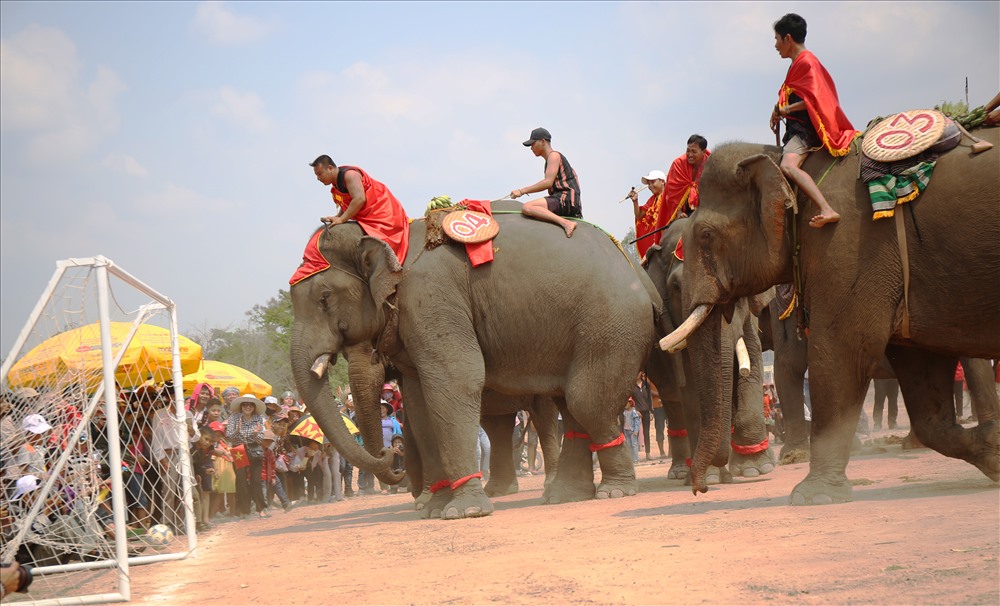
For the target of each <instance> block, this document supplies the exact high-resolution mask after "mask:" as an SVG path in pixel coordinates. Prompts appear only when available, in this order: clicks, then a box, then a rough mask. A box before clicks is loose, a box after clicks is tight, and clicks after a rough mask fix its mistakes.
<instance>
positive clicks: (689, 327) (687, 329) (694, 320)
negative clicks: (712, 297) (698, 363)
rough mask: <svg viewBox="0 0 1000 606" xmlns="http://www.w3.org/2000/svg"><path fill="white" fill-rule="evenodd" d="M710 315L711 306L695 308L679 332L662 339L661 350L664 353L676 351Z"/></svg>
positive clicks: (676, 331) (679, 327)
mask: <svg viewBox="0 0 1000 606" xmlns="http://www.w3.org/2000/svg"><path fill="white" fill-rule="evenodd" d="M710 313H712V306H711V305H699V306H698V307H696V308H694V310H693V311H692V312H691V315H689V316H688V318H687V320H684V323H683V324H681V325H680V326H678V327H677V330H675V331H674V332H672V333H670V334H669V335H667V336H665V337H663V338H662V339H660V349H662V350H663V351H676V349H675V348H677V346H678V345H680V343H681V341H684V340H685V339H687V338H688V337H689V336H690V335H691V333H693V332H694V331H695V329H696V328H698V327H699V326H701V323H702V322H704V321H705V318H707V317H708V314H710Z"/></svg>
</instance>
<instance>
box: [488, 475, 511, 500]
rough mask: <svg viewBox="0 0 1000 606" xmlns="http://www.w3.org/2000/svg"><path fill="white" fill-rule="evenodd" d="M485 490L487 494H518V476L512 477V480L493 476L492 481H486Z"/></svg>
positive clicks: (493, 495)
mask: <svg viewBox="0 0 1000 606" xmlns="http://www.w3.org/2000/svg"><path fill="white" fill-rule="evenodd" d="M483 490H484V491H485V492H486V496H489V497H504V496H507V495H509V494H517V491H518V490H519V487H518V485H517V478H516V477H514V478H511V479H510V481H506V480H499V479H498V478H491V479H490V481H489V482H487V483H486V486H485V487H484V488H483Z"/></svg>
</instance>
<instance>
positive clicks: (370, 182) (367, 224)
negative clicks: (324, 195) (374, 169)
mask: <svg viewBox="0 0 1000 606" xmlns="http://www.w3.org/2000/svg"><path fill="white" fill-rule="evenodd" d="M340 170H354V171H357V172H358V173H360V174H361V185H362V187H364V190H365V205H364V206H362V207H361V210H359V211H358V213H357V214H356V215H354V216H353V217H351V220H353V221H357V222H358V224H359V225H360V226H361V229H362V230H363V231H364V232H365V233H366V234H367V235H369V236H373V237H376V238H378V239H379V240H382V241H383V242H385V243H386V244H388V245H389V247H390V248H392V251H393V252H394V253H396V258H397V259H399V263H400V265H402V264H403V261H405V260H406V251H407V249H408V248H409V244H410V219H409V217H407V216H406V211H405V210H403V205H402V204H400V203H399V200H397V199H396V196H394V195H392V192H391V191H389V188H388V187H386V186H385V185H384V184H382V183H381V182H379V181H376V180H375V179H372V178H371V177H369V176H368V173H366V172H365V171H363V170H361V169H360V168H357V167H355V166H341V167H340ZM330 194H332V195H333V202H334V204H336V205H337V207H339V208H341V209H346V208H347V207H348V206H349V205H350V204H351V194H349V193H347V192H342V191H340V190H339V189H337V184H336V183H334V184H333V187H331V188H330Z"/></svg>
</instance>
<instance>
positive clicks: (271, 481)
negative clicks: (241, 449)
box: [260, 429, 291, 511]
mask: <svg viewBox="0 0 1000 606" xmlns="http://www.w3.org/2000/svg"><path fill="white" fill-rule="evenodd" d="M277 438H278V436H276V435H275V434H274V432H272V431H271V430H269V429H268V430H265V431H264V435H263V436H262V437H261V439H260V444H261V446H263V447H264V464H263V465H262V466H261V471H260V481H261V484H262V485H261V492H263V493H264V502H265V503H267V506H268V507H270V506H271V500H272V499H273V498H274V495H278V501H280V502H281V508H282V509H283V510H285V511H288V510H289V508H290V507H291V503H290V502H289V500H288V495H287V494H285V487H284V485H282V483H281V477H280V476H278V469H277V458H276V456H275V441H276V440H277Z"/></svg>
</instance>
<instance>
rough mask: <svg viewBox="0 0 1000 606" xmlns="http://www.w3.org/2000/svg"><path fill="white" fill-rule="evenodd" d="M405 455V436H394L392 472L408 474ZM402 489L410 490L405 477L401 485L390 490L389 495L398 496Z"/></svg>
mask: <svg viewBox="0 0 1000 606" xmlns="http://www.w3.org/2000/svg"><path fill="white" fill-rule="evenodd" d="M404 455H405V449H404V447H403V436H402V435H395V436H392V471H394V472H396V473H405V472H406V465H405V463H404V461H403V457H404ZM400 488H402V489H403V490H408V489H409V487H408V484H407V478H406V476H405V475H404V476H403V479H402V481H400V483H399V484H396V485H395V486H392V487H390V488H389V493H390V494H396V493H398V492H399V489H400Z"/></svg>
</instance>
